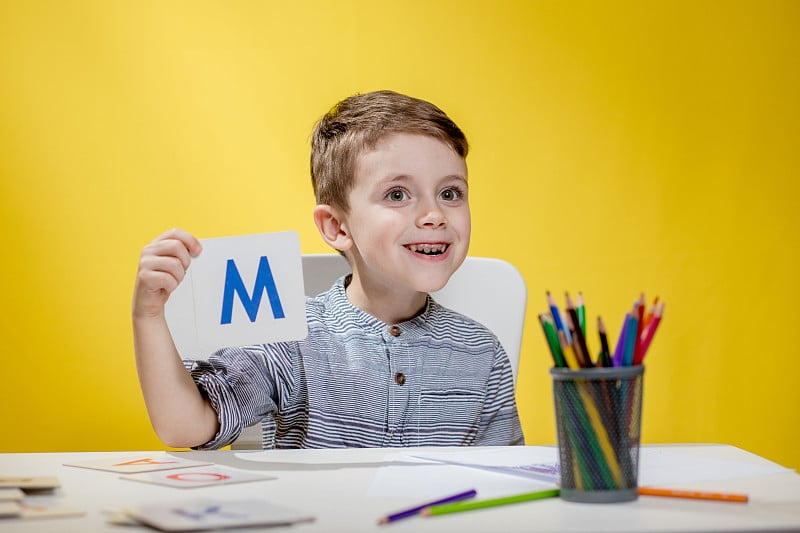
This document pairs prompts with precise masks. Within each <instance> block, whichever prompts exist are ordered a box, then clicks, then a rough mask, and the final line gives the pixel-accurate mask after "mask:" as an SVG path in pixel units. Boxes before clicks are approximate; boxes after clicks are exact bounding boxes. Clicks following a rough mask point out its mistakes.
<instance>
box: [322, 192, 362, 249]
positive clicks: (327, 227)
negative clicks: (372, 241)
mask: <svg viewBox="0 0 800 533" xmlns="http://www.w3.org/2000/svg"><path fill="white" fill-rule="evenodd" d="M314 223H315V224H316V225H317V229H318V230H319V234H320V235H322V238H323V239H325V242H327V243H328V244H329V245H330V246H331V247H332V248H334V249H336V250H339V251H340V252H345V251H347V250H349V249H350V247H351V246H353V239H351V238H350V232H349V231H348V230H347V225H346V223H345V221H344V217H343V216H342V214H341V212H340V211H339V210H338V209H336V208H335V207H333V206H330V205H327V204H319V205H317V206H316V207H315V208H314Z"/></svg>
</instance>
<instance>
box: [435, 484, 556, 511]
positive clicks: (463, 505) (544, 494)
mask: <svg viewBox="0 0 800 533" xmlns="http://www.w3.org/2000/svg"><path fill="white" fill-rule="evenodd" d="M559 494H561V491H560V490H559V489H548V490H540V491H538V492H526V493H525V494H517V495H515V496H505V497H503V498H494V499H491V500H478V501H471V502H456V503H446V504H444V505H434V506H432V507H428V508H427V509H425V510H423V511H422V514H423V515H425V516H435V515H440V514H450V513H460V512H462V511H472V510H473V509H485V508H486V507H497V506H498V505H510V504H512V503H521V502H529V501H532V500H543V499H545V498H556V497H558V495H559Z"/></svg>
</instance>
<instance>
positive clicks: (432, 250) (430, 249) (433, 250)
mask: <svg viewBox="0 0 800 533" xmlns="http://www.w3.org/2000/svg"><path fill="white" fill-rule="evenodd" d="M449 246H450V245H449V244H443V243H440V244H407V245H406V248H407V249H408V250H410V251H412V252H414V253H418V254H423V255H441V254H443V253H445V252H446V251H447V248H448V247H449Z"/></svg>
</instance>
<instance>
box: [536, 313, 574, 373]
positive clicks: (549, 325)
mask: <svg viewBox="0 0 800 533" xmlns="http://www.w3.org/2000/svg"><path fill="white" fill-rule="evenodd" d="M539 323H540V324H541V325H542V331H543V332H544V336H545V339H546V340H547V345H548V346H549V347H550V355H552V356H553V364H555V366H558V367H565V366H567V362H566V361H565V360H564V355H563V354H562V353H561V344H560V343H559V342H558V332H557V331H556V326H555V324H554V323H553V318H552V317H551V316H550V314H548V313H541V314H539Z"/></svg>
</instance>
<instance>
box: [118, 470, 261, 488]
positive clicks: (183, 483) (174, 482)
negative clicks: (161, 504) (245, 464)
mask: <svg viewBox="0 0 800 533" xmlns="http://www.w3.org/2000/svg"><path fill="white" fill-rule="evenodd" d="M120 477H121V478H122V479H129V480H131V481H142V482H144V483H154V484H156V485H166V486H168V487H176V488H180V489H191V488H196V487H209V486H211V485H229V484H231V483H244V482H246V481H267V480H271V479H275V477H273V476H265V475H263V474H253V473H251V472H245V471H242V470H233V469H230V468H222V467H218V466H216V467H210V468H193V469H188V470H181V471H180V472H145V473H141V474H130V475H125V476H120Z"/></svg>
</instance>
